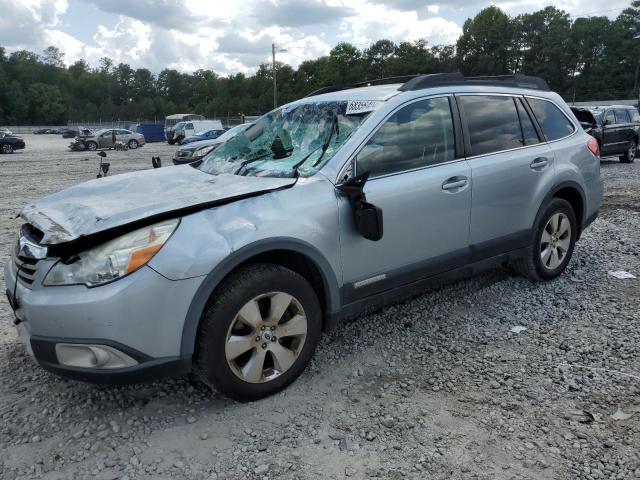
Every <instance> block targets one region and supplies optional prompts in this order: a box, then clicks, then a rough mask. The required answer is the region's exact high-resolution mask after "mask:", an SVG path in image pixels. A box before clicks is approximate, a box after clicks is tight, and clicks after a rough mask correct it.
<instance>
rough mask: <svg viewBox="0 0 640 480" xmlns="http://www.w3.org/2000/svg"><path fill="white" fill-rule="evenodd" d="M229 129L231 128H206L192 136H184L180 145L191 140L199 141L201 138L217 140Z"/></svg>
mask: <svg viewBox="0 0 640 480" xmlns="http://www.w3.org/2000/svg"><path fill="white" fill-rule="evenodd" d="M227 130H229V129H228V128H227V129H222V130H220V129H217V128H214V129H212V130H205V131H202V132H198V133H196V134H195V135H191V136H190V137H186V138H184V139H183V140H182V141H181V142H180V145H186V144H187V143H191V142H199V141H200V140H215V139H216V138H218V137H219V136H220V135H222V134H223V133H224V132H226V131H227Z"/></svg>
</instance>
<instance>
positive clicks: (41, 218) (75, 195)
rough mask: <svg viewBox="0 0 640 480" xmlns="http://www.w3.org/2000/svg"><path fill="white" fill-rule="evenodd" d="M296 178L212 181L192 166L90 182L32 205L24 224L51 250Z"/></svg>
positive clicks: (220, 178) (220, 177)
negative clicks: (32, 228) (40, 234)
mask: <svg viewBox="0 0 640 480" xmlns="http://www.w3.org/2000/svg"><path fill="white" fill-rule="evenodd" d="M294 182H295V180H294V179H292V178H264V177H262V178H258V177H240V176H236V175H229V174H227V175H217V176H213V175H208V174H206V173H203V172H201V171H200V170H196V169H194V168H191V167H189V166H177V167H169V168H159V169H154V170H148V171H139V172H131V173H125V174H122V175H113V176H111V177H106V178H101V179H95V180H91V181H88V182H85V183H82V184H80V185H76V186H73V187H69V188H67V189H66V190H62V191H61V192H58V193H54V194H52V195H49V196H47V197H44V198H42V199H40V200H37V201H36V202H34V203H32V204H30V205H27V206H26V207H25V208H24V210H23V211H22V213H21V216H22V218H24V219H25V220H26V221H27V222H29V223H31V224H33V225H34V226H35V227H37V228H38V229H40V230H41V231H42V232H44V234H45V236H44V238H43V240H42V242H43V243H45V244H48V245H51V244H58V243H65V242H70V241H73V240H76V239H77V238H79V237H80V236H88V235H93V234H96V233H99V232H104V231H106V230H109V229H111V228H114V227H118V226H121V225H126V224H128V223H132V222H135V221H137V220H142V219H145V218H148V217H153V216H154V215H158V214H166V213H168V212H171V211H176V210H180V209H183V208H186V207H197V206H198V205H207V204H209V203H211V202H215V201H220V200H224V199H228V198H233V197H241V196H243V195H250V194H255V193H259V192H264V191H269V190H274V189H278V188H282V187H286V186H289V185H292V184H293V183H294Z"/></svg>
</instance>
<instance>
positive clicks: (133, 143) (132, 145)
mask: <svg viewBox="0 0 640 480" xmlns="http://www.w3.org/2000/svg"><path fill="white" fill-rule="evenodd" d="M129 148H130V149H131V150H135V149H136V148H138V141H137V140H130V141H129Z"/></svg>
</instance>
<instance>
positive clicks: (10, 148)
mask: <svg viewBox="0 0 640 480" xmlns="http://www.w3.org/2000/svg"><path fill="white" fill-rule="evenodd" d="M0 152H2V153H12V152H13V146H12V145H11V144H10V143H3V144H2V146H0Z"/></svg>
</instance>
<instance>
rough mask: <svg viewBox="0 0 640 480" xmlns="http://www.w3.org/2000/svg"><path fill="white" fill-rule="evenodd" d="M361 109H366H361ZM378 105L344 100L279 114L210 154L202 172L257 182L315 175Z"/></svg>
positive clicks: (268, 116) (293, 107) (290, 107)
mask: <svg viewBox="0 0 640 480" xmlns="http://www.w3.org/2000/svg"><path fill="white" fill-rule="evenodd" d="M355 103H357V104H358V105H355V106H354V104H355ZM363 104H368V105H365V107H366V108H363V106H362V105H363ZM375 104H376V102H350V101H346V100H344V101H331V102H329V101H327V102H309V103H296V104H293V105H288V106H284V107H281V108H278V109H276V110H274V111H272V112H270V113H268V114H266V115H264V116H262V117H260V118H259V119H258V120H257V121H256V123H254V124H253V125H252V126H250V127H249V128H247V130H245V131H244V132H240V133H238V134H237V135H235V136H234V137H233V138H231V139H230V140H228V141H227V142H226V143H225V144H224V145H222V146H221V147H220V148H218V149H216V150H214V151H213V152H211V153H210V154H209V155H208V156H207V157H205V158H204V161H203V162H202V164H201V165H200V166H199V167H198V168H199V169H200V170H202V171H204V172H206V173H210V174H219V173H235V174H238V175H252V176H259V177H293V176H295V175H296V174H297V173H300V175H304V176H307V175H313V174H314V173H315V172H317V171H318V169H320V168H322V166H323V165H324V164H325V163H326V162H327V161H329V159H330V158H331V157H333V155H334V154H335V153H336V152H337V151H338V149H339V148H340V147H341V146H342V144H343V143H344V142H345V141H346V140H347V139H348V138H349V137H350V136H351V135H352V134H353V132H354V131H356V130H357V128H358V127H359V126H360V125H361V124H362V122H363V121H364V119H365V118H366V117H367V116H368V115H369V113H370V112H371V111H372V110H373V109H374V108H375V107H376V105H375Z"/></svg>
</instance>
